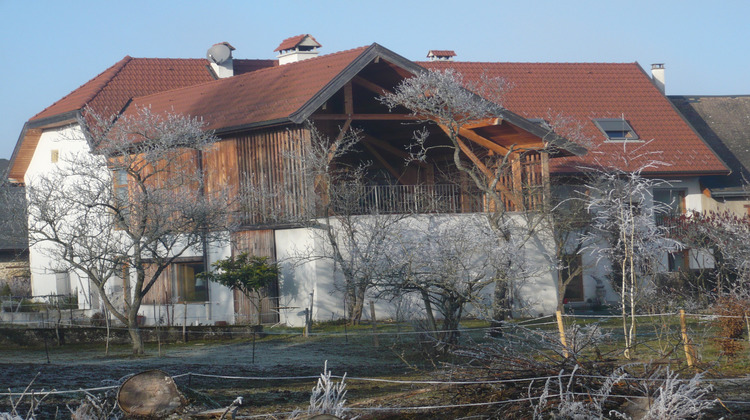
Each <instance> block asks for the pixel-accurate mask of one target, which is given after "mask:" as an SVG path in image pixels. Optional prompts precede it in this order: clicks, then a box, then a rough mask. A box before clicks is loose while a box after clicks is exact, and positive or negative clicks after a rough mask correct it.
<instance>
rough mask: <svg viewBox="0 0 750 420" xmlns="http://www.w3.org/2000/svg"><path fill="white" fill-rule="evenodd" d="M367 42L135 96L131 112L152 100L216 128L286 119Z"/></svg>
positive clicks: (157, 106)
mask: <svg viewBox="0 0 750 420" xmlns="http://www.w3.org/2000/svg"><path fill="white" fill-rule="evenodd" d="M367 48H368V47H362V48H357V49H354V50H348V51H342V52H339V53H334V54H328V55H323V56H320V57H316V58H311V59H308V60H304V61H300V62H296V63H290V64H286V65H283V66H276V67H272V68H266V69H261V70H257V71H254V72H252V73H246V74H243V75H239V76H234V77H229V78H225V79H220V80H216V81H212V82H210V83H203V84H199V85H195V86H190V87H186V88H182V89H177V90H172V91H168V92H163V93H158V94H154V95H149V96H144V97H140V98H136V99H135V100H134V101H133V104H132V105H131V106H129V107H128V109H127V111H126V113H132V112H135V109H137V108H138V107H139V106H150V107H151V110H152V111H153V112H157V113H158V112H174V113H180V114H183V115H189V116H192V117H200V118H203V120H204V121H206V122H207V128H208V129H212V130H222V129H223V130H227V129H231V128H237V127H243V126H247V125H248V124H258V123H262V122H268V121H275V120H286V119H288V118H289V116H290V115H291V114H292V113H294V112H295V111H298V110H299V109H300V108H301V107H302V106H303V105H305V103H307V101H309V100H310V99H311V98H312V97H313V96H314V95H315V94H316V93H318V92H319V91H320V90H321V89H323V88H324V87H325V86H326V85H327V84H328V83H329V82H330V81H331V80H332V79H333V78H334V77H335V76H337V75H338V74H339V73H341V71H343V70H344V69H345V68H346V67H347V66H348V65H349V64H350V63H351V62H352V61H353V60H354V59H355V58H357V57H358V56H359V55H360V54H362V53H363V52H364V51H365V50H366V49H367Z"/></svg>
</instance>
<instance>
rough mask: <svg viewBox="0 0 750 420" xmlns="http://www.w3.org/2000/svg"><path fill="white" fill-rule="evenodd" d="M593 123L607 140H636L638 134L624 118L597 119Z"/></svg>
mask: <svg viewBox="0 0 750 420" xmlns="http://www.w3.org/2000/svg"><path fill="white" fill-rule="evenodd" d="M593 121H594V124H595V125H596V127H597V128H598V129H599V130H601V131H602V133H604V135H605V136H607V140H614V141H630V140H638V134H636V132H635V130H633V127H631V126H630V124H629V123H628V122H627V121H626V120H625V119H624V118H597V119H595V120H593Z"/></svg>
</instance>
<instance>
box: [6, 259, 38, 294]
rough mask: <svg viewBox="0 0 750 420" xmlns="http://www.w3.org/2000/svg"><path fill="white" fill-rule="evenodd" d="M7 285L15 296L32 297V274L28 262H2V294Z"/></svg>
mask: <svg viewBox="0 0 750 420" xmlns="http://www.w3.org/2000/svg"><path fill="white" fill-rule="evenodd" d="M6 285H7V286H8V287H9V288H10V293H11V295H13V296H31V274H30V271H29V261H28V260H26V261H23V260H21V261H19V260H14V261H2V260H0V293H2V291H3V290H4V289H5V286H6Z"/></svg>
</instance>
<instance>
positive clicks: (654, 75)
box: [651, 63, 666, 93]
mask: <svg viewBox="0 0 750 420" xmlns="http://www.w3.org/2000/svg"><path fill="white" fill-rule="evenodd" d="M651 79H652V80H653V81H654V84H655V85H656V87H658V88H659V90H660V91H661V93H665V92H666V85H665V84H664V63H655V64H652V65H651Z"/></svg>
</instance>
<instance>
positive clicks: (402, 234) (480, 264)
mask: <svg viewBox="0 0 750 420" xmlns="http://www.w3.org/2000/svg"><path fill="white" fill-rule="evenodd" d="M389 242H390V245H391V246H390V247H389V248H388V249H387V256H388V259H389V266H390V267H391V270H392V271H391V272H390V273H388V275H386V276H383V277H381V278H380V280H379V283H378V289H379V291H380V293H381V295H383V296H385V297H389V298H397V297H402V296H405V295H409V294H415V295H416V296H417V297H418V299H420V300H421V302H422V304H423V306H424V309H425V316H426V320H427V323H428V328H429V329H430V330H431V331H432V332H433V334H434V337H435V338H436V339H437V340H439V341H440V342H443V343H449V344H452V343H455V342H456V340H457V338H458V331H457V330H458V326H459V322H460V321H461V319H462V317H463V316H464V315H465V314H466V313H467V312H468V310H469V309H470V306H471V308H473V309H474V310H475V311H476V312H479V313H480V314H482V315H485V316H486V315H487V313H488V312H490V310H491V301H488V299H487V298H488V294H487V292H488V289H490V288H491V287H492V286H493V285H494V284H495V282H496V280H497V277H498V276H499V275H501V273H502V275H506V276H507V275H508V271H507V270H508V265H506V264H505V261H504V260H503V259H500V258H497V257H498V255H501V256H506V257H508V258H510V259H511V260H512V261H513V263H512V265H511V267H512V268H513V269H514V270H516V271H517V272H516V273H514V277H522V273H521V271H522V270H523V269H524V264H523V260H524V257H523V253H522V252H521V251H520V247H519V246H518V245H517V244H515V243H514V242H513V239H512V238H511V240H510V241H502V242H500V241H498V240H497V236H496V235H495V232H494V231H493V230H492V229H491V228H490V226H489V224H488V223H487V219H486V218H485V217H482V216H479V215H466V216H465V217H461V218H455V217H452V216H439V215H436V216H426V215H425V216H416V217H414V218H413V219H410V220H405V221H403V222H401V223H400V224H399V225H398V227H397V229H395V230H394V231H393V236H392V237H391V238H390V241H389ZM511 255H512V256H513V257H510V256H511ZM439 321H440V322H439Z"/></svg>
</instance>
